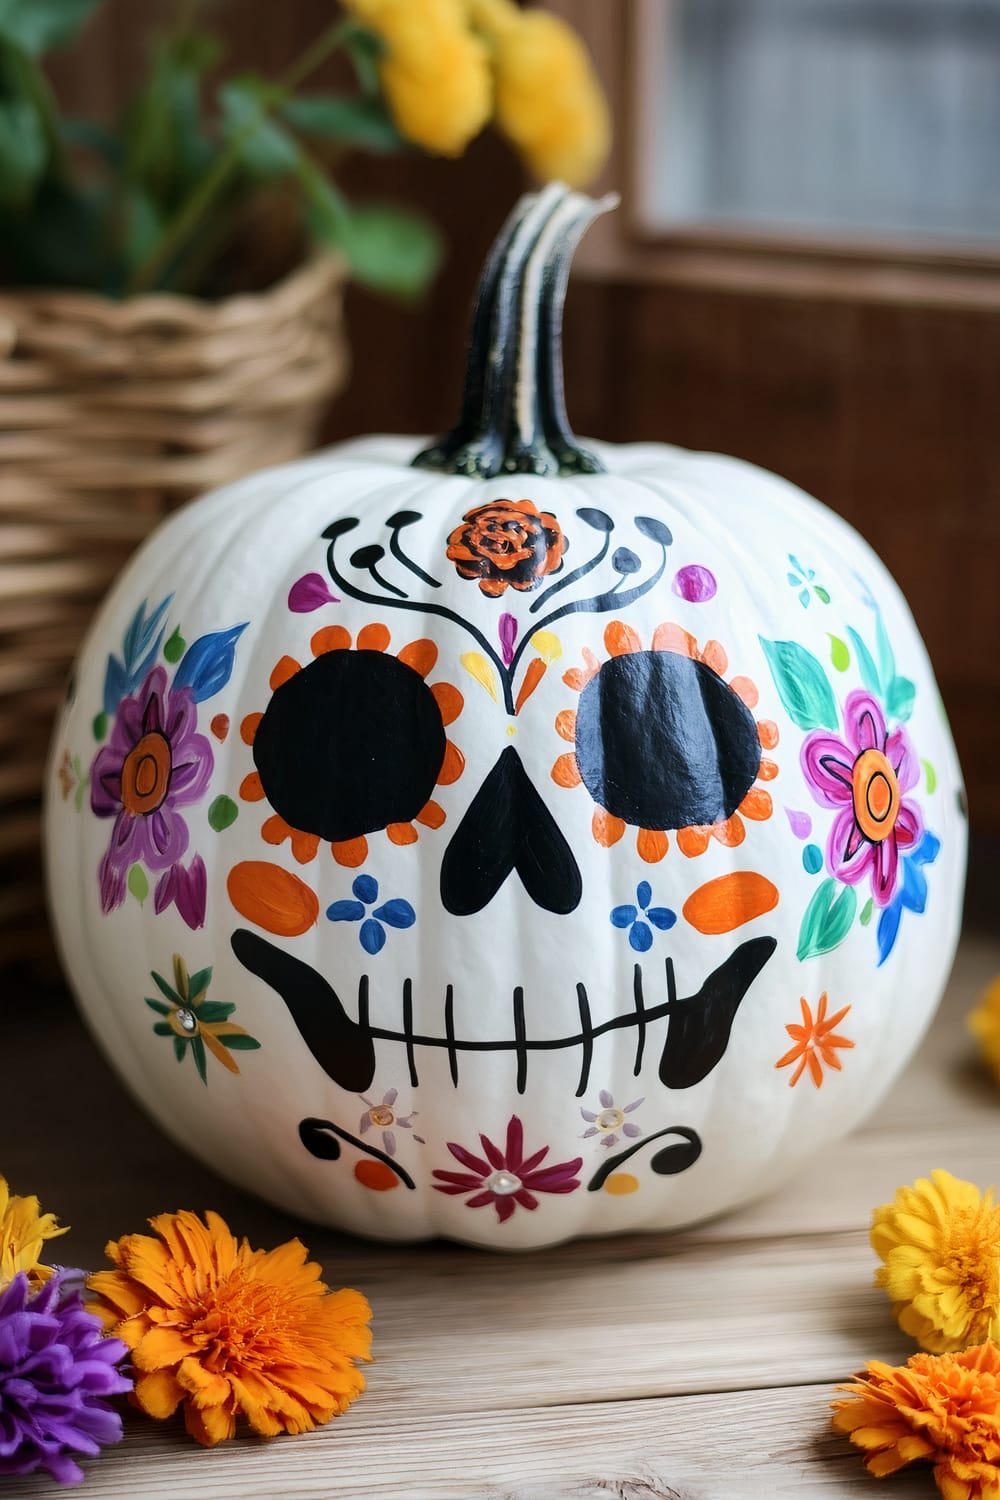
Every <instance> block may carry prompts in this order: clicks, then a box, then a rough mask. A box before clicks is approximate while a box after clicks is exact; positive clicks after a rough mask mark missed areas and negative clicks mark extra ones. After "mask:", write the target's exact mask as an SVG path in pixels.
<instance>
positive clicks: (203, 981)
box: [187, 964, 212, 1015]
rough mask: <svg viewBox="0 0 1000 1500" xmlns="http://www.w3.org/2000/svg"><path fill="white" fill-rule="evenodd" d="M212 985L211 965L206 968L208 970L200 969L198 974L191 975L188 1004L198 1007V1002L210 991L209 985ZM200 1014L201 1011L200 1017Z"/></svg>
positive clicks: (188, 987)
mask: <svg viewBox="0 0 1000 1500" xmlns="http://www.w3.org/2000/svg"><path fill="white" fill-rule="evenodd" d="M211 983H212V966H211V964H210V965H209V966H208V968H206V969H199V970H198V972H197V973H196V974H192V975H190V976H189V978H188V986H187V992H188V1004H189V1005H195V1006H196V1005H197V1004H198V1001H199V1000H200V999H201V997H202V995H204V993H205V991H206V990H207V989H208V987H209V985H210V984H211ZM200 1014H201V1012H200V1011H199V1015H200Z"/></svg>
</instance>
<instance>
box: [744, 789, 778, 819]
mask: <svg viewBox="0 0 1000 1500" xmlns="http://www.w3.org/2000/svg"><path fill="white" fill-rule="evenodd" d="M773 811H774V808H773V805H772V802H771V794H770V792H765V790H764V788H763V787H762V786H752V787H751V788H750V790H749V791H748V792H747V794H746V796H745V797H744V798H743V801H742V802H741V803H740V812H741V813H742V814H743V816H744V817H745V818H752V819H753V821H754V822H755V823H763V822H764V821H765V819H767V818H769V817H770V816H771V813H772V812H773Z"/></svg>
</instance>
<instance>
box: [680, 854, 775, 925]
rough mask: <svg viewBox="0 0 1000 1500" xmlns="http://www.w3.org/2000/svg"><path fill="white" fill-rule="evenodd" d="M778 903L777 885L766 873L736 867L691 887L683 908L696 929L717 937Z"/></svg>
mask: <svg viewBox="0 0 1000 1500" xmlns="http://www.w3.org/2000/svg"><path fill="white" fill-rule="evenodd" d="M777 904H778V891H777V888H776V887H775V886H773V885H772V884H771V882H770V881H769V880H768V879H767V878H766V876H764V875H758V874H757V873H756V871H754V870H734V871H733V872H732V874H731V875H719V876H717V877H716V879H715V880H709V881H708V882H707V884H705V885H700V886H699V887H698V889H697V890H696V891H692V893H691V895H690V896H689V897H688V898H687V900H686V901H685V903H684V906H683V912H684V918H685V920H686V921H688V922H690V924H691V926H692V927H693V928H695V930H696V931H697V932H703V933H705V934H706V935H708V936H713V937H714V936H718V935H719V934H720V933H723V932H732V931H733V930H734V929H735V928H737V927H742V926H743V925H744V924H745V923H746V922H752V921H753V920H754V918H755V917H762V916H763V915H764V913H765V912H769V911H773V910H774V908H775V907H776V906H777Z"/></svg>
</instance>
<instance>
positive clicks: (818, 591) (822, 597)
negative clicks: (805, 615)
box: [813, 583, 830, 604]
mask: <svg viewBox="0 0 1000 1500" xmlns="http://www.w3.org/2000/svg"><path fill="white" fill-rule="evenodd" d="M813 593H814V594H815V595H816V598H817V599H818V600H819V601H820V603H821V604H829V602H830V592H829V590H828V589H825V588H823V587H821V585H820V584H818V583H815V584H813Z"/></svg>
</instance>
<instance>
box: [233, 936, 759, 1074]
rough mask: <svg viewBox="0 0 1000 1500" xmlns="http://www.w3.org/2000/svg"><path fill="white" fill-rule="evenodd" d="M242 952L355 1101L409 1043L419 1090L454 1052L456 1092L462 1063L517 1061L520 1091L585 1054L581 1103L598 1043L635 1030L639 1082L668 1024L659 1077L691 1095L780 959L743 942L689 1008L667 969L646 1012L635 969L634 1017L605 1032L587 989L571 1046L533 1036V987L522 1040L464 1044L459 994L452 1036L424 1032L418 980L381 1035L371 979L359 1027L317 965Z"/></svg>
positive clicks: (260, 951)
mask: <svg viewBox="0 0 1000 1500" xmlns="http://www.w3.org/2000/svg"><path fill="white" fill-rule="evenodd" d="M230 941H231V945H232V948H233V952H234V954H235V955H236V957H237V959H238V960H239V961H240V963H241V964H243V966H244V967H245V968H246V969H248V970H249V971H250V973H252V974H254V975H256V976H257V977H258V978H260V979H262V980H263V981H264V982H265V983H266V984H267V985H269V986H270V987H271V989H273V990H274V991H275V993H276V994H277V995H278V996H280V998H281V999H282V1000H283V1001H284V1003H285V1005H286V1007H287V1008H288V1011H289V1014H290V1015H291V1017H292V1020H293V1021H294V1022H295V1025H296V1026H297V1028H298V1031H299V1034H300V1035H301V1037H302V1039H303V1041H304V1042H305V1044H306V1046H307V1047H308V1048H309V1050H310V1052H311V1053H312V1055H313V1057H314V1058H315V1059H316V1061H317V1062H318V1063H319V1065H320V1067H322V1068H323V1070H324V1072H326V1073H327V1075H328V1076H329V1077H330V1078H331V1079H333V1081H334V1082H335V1083H337V1084H339V1085H340V1087H342V1088H344V1089H348V1090H350V1091H351V1092H355V1093H362V1092H363V1091H364V1090H365V1089H367V1088H368V1087H369V1086H370V1085H371V1082H372V1080H373V1078H374V1077H375V1070H376V1054H375V1044H376V1042H393V1043H396V1044H400V1043H401V1044H402V1045H403V1046H404V1047H405V1049H406V1060H407V1068H408V1072H409V1081H410V1085H411V1086H412V1087H414V1088H415V1087H417V1085H418V1084H419V1081H420V1079H419V1072H418V1068H417V1052H418V1050H422V1049H425V1048H427V1049H431V1050H433V1051H441V1050H445V1051H447V1054H448V1066H449V1073H450V1076H451V1081H452V1085H453V1086H454V1087H456V1088H457V1087H458V1082H459V1054H460V1053H462V1052H468V1053H476V1052H481V1053H488V1052H502V1053H512V1054H513V1055H514V1057H515V1058H516V1079H515V1083H516V1088H517V1092H518V1093H519V1094H523V1093H524V1092H525V1089H526V1088H527V1078H528V1058H529V1054H531V1053H533V1052H559V1051H564V1050H566V1049H573V1048H580V1050H581V1058H580V1075H579V1081H578V1084H577V1089H576V1097H577V1098H581V1097H582V1096H583V1094H584V1093H585V1092H586V1090H587V1087H588V1084H589V1081H590V1075H591V1069H592V1066H593V1057H594V1043H595V1041H596V1040H597V1039H598V1038H600V1037H602V1036H604V1035H606V1034H607V1033H609V1032H612V1031H620V1030H629V1029H634V1031H635V1038H636V1047H635V1058H634V1063H633V1071H634V1074H635V1076H638V1074H639V1072H640V1070H641V1068H642V1063H643V1057H644V1053H645V1046H646V1040H647V1034H648V1028H649V1026H650V1025H651V1024H654V1023H656V1022H658V1021H661V1020H664V1019H666V1020H667V1022H668V1024H667V1031H666V1037H665V1040H664V1043H663V1049H662V1052H661V1054H660V1059H659V1069H658V1071H659V1078H660V1082H661V1083H662V1084H663V1085H664V1087H666V1088H669V1089H684V1088H691V1087H693V1086H694V1085H695V1084H697V1083H700V1082H701V1081H702V1079H703V1078H705V1077H706V1076H707V1075H708V1074H709V1073H710V1072H711V1071H712V1069H713V1068H714V1067H716V1065H717V1064H718V1063H719V1061H720V1060H721V1058H722V1056H723V1054H724V1053H725V1051H726V1048H727V1047H728V1045H729V1037H730V1033H731V1031H732V1026H733V1022H734V1020H735V1018H736V1013H737V1011H738V1009H739V1007H740V1005H741V1004H742V1002H743V1000H744V999H745V997H746V995H747V992H748V990H749V989H750V987H751V985H752V984H753V982H754V980H755V979H756V978H757V976H758V975H759V974H760V972H761V970H762V969H763V968H764V966H765V964H766V963H767V962H768V960H769V959H770V957H771V955H772V954H773V952H774V950H775V948H776V946H777V942H776V939H775V938H773V937H758V938H751V939H749V940H748V941H746V942H744V943H742V944H741V945H740V946H739V947H738V948H737V949H735V950H734V952H732V953H731V954H730V955H729V957H728V958H726V959H725V960H724V961H723V962H722V963H721V964H720V965H719V966H718V967H717V968H716V969H714V970H713V971H712V972H711V973H710V974H709V975H708V977H707V979H706V980H705V982H704V983H703V984H702V986H701V988H700V990H698V992H697V993H696V994H694V995H691V996H689V997H687V998H684V999H680V998H678V995H677V983H676V978H675V974H674V964H673V960H672V959H670V958H667V959H666V961H665V973H666V989H667V997H666V999H665V1000H663V1001H661V1002H659V1003H658V1004H656V1005H653V1006H651V1007H648V1008H647V1006H646V1000H645V986H644V978H643V971H642V968H641V966H640V965H639V964H636V965H635V966H634V968H633V983H632V1006H631V1009H629V1010H627V1011H624V1012H622V1013H620V1014H618V1015H614V1016H611V1017H610V1018H609V1019H608V1020H606V1021H601V1022H599V1023H598V1024H597V1025H596V1026H595V1025H594V1023H593V1021H592V1019H591V1011H590V1001H589V997H588V993H587V988H586V986H585V985H584V984H583V983H582V982H581V983H578V984H577V985H576V1000H577V1007H578V1010H579V1015H580V1030H579V1031H577V1032H573V1033H571V1034H570V1035H568V1036H562V1037H530V1036H529V1035H528V1031H527V1021H526V1015H525V999H524V994H525V991H524V986H522V985H518V986H516V987H515V989H514V991H513V994H512V999H511V1009H512V1019H513V1030H514V1035H513V1036H512V1037H502V1038H494V1039H484V1040H479V1039H472V1038H463V1037H459V1036H458V1035H457V1034H456V1031H455V1003H456V1002H455V986H454V985H452V984H448V985H447V986H446V988H445V1003H444V1026H445V1035H444V1036H433V1035H429V1034H425V1033H422V1032H416V1031H414V1027H413V981H412V979H405V980H404V981H403V989H402V1022H403V1025H402V1029H401V1030H396V1029H394V1028H389V1027H383V1026H373V1025H372V1024H371V1022H370V1020H369V1006H370V979H369V976H368V975H363V976H362V977H361V979H360V981H359V984H358V1008H357V1019H356V1020H355V1019H352V1018H351V1017H350V1016H349V1015H348V1013H347V1011H346V1009H345V1008H344V1005H343V1004H342V1002H341V1000H340V998H339V996H338V995H337V993H336V991H335V990H334V989H333V987H332V985H330V984H329V982H328V981H327V980H326V979H325V978H324V977H323V975H322V974H320V973H319V972H318V971H317V970H316V969H314V968H312V966H311V965H309V964H307V963H305V962H304V960H302V959H300V958H296V957H295V956H293V955H292V954H290V953H287V952H285V951H284V950H283V949H281V948H278V947H277V946H276V945H275V944H273V943H270V942H268V941H267V939H265V938H262V937H260V936H259V935H258V934H256V933H253V932H249V931H248V930H247V929H245V928H240V929H237V931H236V932H234V933H233V934H232V937H231V939H230Z"/></svg>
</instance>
